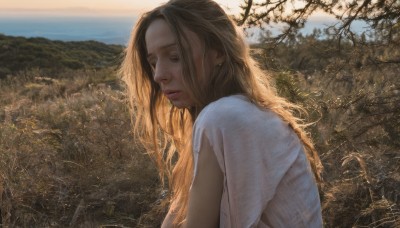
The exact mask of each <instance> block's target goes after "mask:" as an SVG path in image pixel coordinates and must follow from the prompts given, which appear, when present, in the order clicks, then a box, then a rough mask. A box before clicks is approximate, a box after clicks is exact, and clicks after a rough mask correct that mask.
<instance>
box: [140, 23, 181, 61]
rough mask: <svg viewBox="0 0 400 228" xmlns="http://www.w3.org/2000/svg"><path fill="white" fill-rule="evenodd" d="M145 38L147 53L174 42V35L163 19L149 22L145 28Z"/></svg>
mask: <svg viewBox="0 0 400 228" xmlns="http://www.w3.org/2000/svg"><path fill="white" fill-rule="evenodd" d="M145 40H146V48H147V51H148V53H152V52H154V51H156V50H157V49H159V48H162V47H164V46H167V45H171V44H174V43H176V39H175V36H174V34H173V33H172V30H171V28H170V27H169V25H168V24H167V22H166V21H165V20H164V19H156V20H154V21H153V22H151V23H150V25H149V27H148V28H147V30H146V34H145Z"/></svg>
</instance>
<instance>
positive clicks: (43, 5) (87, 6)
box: [0, 0, 241, 16]
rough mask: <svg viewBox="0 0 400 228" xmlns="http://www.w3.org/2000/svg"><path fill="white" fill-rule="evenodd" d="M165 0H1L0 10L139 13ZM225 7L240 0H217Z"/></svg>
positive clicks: (11, 11)
mask: <svg viewBox="0 0 400 228" xmlns="http://www.w3.org/2000/svg"><path fill="white" fill-rule="evenodd" d="M166 1H167V0H85V1H82V0H68V1H54V0H35V1H32V0H1V4H0V12H1V13H3V14H4V13H7V14H24V13H25V14H26V13H29V14H31V13H33V14H35V13H41V14H43V13H50V14H51V13H56V12H57V13H61V14H63V15H68V14H85V13H94V14H100V15H121V16H123V15H127V14H131V13H135V14H136V13H141V12H144V11H146V10H148V9H151V8H154V7H156V6H158V5H160V4H161V3H163V2H166ZM217 2H218V3H220V4H221V5H222V6H223V7H224V8H225V9H226V7H229V8H231V9H232V11H236V12H237V11H238V9H239V8H238V7H239V4H240V2H241V1H240V0H217Z"/></svg>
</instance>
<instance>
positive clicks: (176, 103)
mask: <svg viewBox="0 0 400 228" xmlns="http://www.w3.org/2000/svg"><path fill="white" fill-rule="evenodd" d="M171 104H172V105H173V106H175V107H177V108H179V109H182V108H190V107H192V105H190V104H188V103H186V102H181V101H171Z"/></svg>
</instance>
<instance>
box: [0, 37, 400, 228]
mask: <svg viewBox="0 0 400 228" xmlns="http://www.w3.org/2000/svg"><path fill="white" fill-rule="evenodd" d="M1 37H3V38H2V39H3V40H0V49H2V50H3V49H7V48H8V49H10V51H8V52H3V51H1V52H0V59H1V60H0V63H1V64H0V66H1V67H3V68H7V69H8V71H7V73H6V74H7V75H8V76H7V77H5V78H3V79H0V196H1V197H0V211H1V213H0V215H1V217H0V218H1V220H0V224H1V225H2V226H3V227H32V226H33V227H66V226H71V227H107V226H110V227H111V226H112V227H157V226H158V225H159V224H160V222H161V219H162V218H163V215H164V214H165V211H164V210H160V207H159V206H160V204H161V203H162V200H161V199H162V198H163V196H164V195H165V194H166V193H167V189H161V187H160V185H159V184H160V183H159V181H158V176H157V173H156V171H155V169H154V165H153V164H152V162H151V161H150V160H149V158H148V157H147V156H146V155H145V154H144V151H143V149H142V148H141V147H140V145H138V144H137V143H136V142H135V140H134V137H133V136H132V133H131V125H130V116H129V112H128V109H127V101H126V97H125V94H124V86H123V85H122V84H121V83H120V81H119V80H118V79H117V77H116V73H115V69H116V68H117V65H116V64H117V62H118V59H119V58H120V56H121V51H122V47H118V46H107V45H103V44H100V43H96V42H71V43H69V42H67V43H63V42H58V41H48V40H45V39H41V38H35V39H25V38H12V37H5V36H1ZM5 42H7V43H8V44H9V45H10V46H8V47H7V45H4V44H5ZM22 43H25V44H26V45H28V44H27V43H30V45H28V46H32V47H35V48H32V50H33V51H31V52H29V51H28V52H26V54H27V53H30V55H31V56H32V58H33V59H43V62H47V63H48V64H49V65H38V63H34V62H33V63H32V62H31V61H30V60H28V59H25V60H24V59H23V58H22V56H23V54H21V53H22V52H19V51H18V50H21V48H20V45H19V44H22ZM336 43H337V42H336V40H319V39H316V38H315V37H314V38H313V37H303V38H302V39H300V40H299V41H298V42H296V43H295V44H294V43H291V44H281V45H279V46H276V47H274V48H273V49H271V47H270V46H268V45H267V44H264V45H259V46H257V47H254V49H253V52H254V56H255V57H256V58H257V59H258V60H259V62H260V64H261V65H263V67H264V68H266V69H267V70H269V71H270V72H271V76H272V78H273V79H274V81H275V83H276V85H277V88H278V91H279V93H280V94H281V95H283V96H285V97H287V98H288V99H289V100H291V101H293V102H296V103H299V104H302V105H303V106H304V107H305V108H306V109H307V110H308V111H309V116H308V117H306V116H302V117H303V118H306V119H307V121H309V122H315V123H314V124H313V125H311V126H310V127H309V130H310V133H311V135H312V137H313V139H314V141H315V143H316V146H317V148H318V151H319V152H320V155H321V158H322V161H323V163H324V166H325V172H324V178H325V184H324V186H322V188H321V200H322V203H323V217H324V222H325V227H399V226H400V206H399V203H400V202H399V200H400V197H399V195H400V170H399V167H400V141H399V138H400V106H399V105H400V78H399V77H398V75H400V67H399V65H397V64H392V63H384V62H385V61H384V60H388V59H393V58H396V56H397V55H398V53H400V50H399V47H396V46H394V47H390V48H388V47H383V46H382V47H378V46H377V45H367V44H366V45H365V46H359V47H353V46H352V45H347V46H342V47H345V49H343V48H342V49H340V48H338V47H336V46H335V44H336ZM11 44H12V45H11ZM91 45H93V46H91ZM23 47H24V46H23ZM72 47H74V48H72ZM52 48H53V49H52ZM8 49H7V50H8ZM42 49H43V50H47V51H41V50H42ZM11 50H13V51H11ZM23 50H25V48H23ZM49 50H51V51H49ZM41 52H44V53H47V54H48V55H45V54H43V55H42V56H41V55H40V53H41ZM33 53H34V54H33ZM77 53H80V54H77ZM90 53H92V54H90ZM93 53H97V54H96V55H94V54H93ZM107 53H108V54H107ZM103 54H104V55H103ZM36 55H37V56H36ZM91 55H93V56H94V57H90V56H91ZM16 56H20V57H21V58H22V60H21V59H20V60H18V61H16V62H13V61H9V60H10V59H12V58H16ZM57 56H58V57H57ZM32 58H31V59H32ZM64 58H69V59H70V60H71V61H73V62H77V63H80V64H82V65H81V66H80V67H79V68H78V69H74V67H68V65H63V62H62V60H61V59H64ZM56 60H57V61H56ZM378 60H381V61H380V62H379V61H378ZM3 61H6V62H3ZM18 63H20V65H18ZM52 63H53V64H54V65H53V64H52ZM96 63H102V64H99V65H96ZM12 64H15V65H12ZM30 64H31V65H30ZM57 64H60V65H57ZM46 66H48V67H46ZM55 66H59V68H58V67H55ZM49 69H53V70H49Z"/></svg>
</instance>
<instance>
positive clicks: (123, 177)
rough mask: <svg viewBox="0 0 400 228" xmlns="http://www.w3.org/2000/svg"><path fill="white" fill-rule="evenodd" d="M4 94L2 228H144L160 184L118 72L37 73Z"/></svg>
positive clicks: (18, 79)
mask: <svg viewBox="0 0 400 228" xmlns="http://www.w3.org/2000/svg"><path fill="white" fill-rule="evenodd" d="M0 94H1V95H0V107H1V108H0V196H1V198H0V199H1V200H0V210H1V222H0V224H1V225H2V226H3V227H32V226H34V227H64V226H72V227H99V226H105V225H108V224H111V225H121V226H122V225H123V226H130V227H133V226H136V225H137V224H138V223H139V222H140V220H139V219H140V216H141V214H143V213H144V212H146V211H148V210H149V208H150V206H151V205H152V204H153V202H155V201H156V200H157V197H158V191H159V186H158V184H159V183H158V179H157V174H156V172H155V170H154V168H153V167H154V166H153V165H152V164H151V162H150V161H149V160H148V158H147V156H145V155H144V152H143V150H142V149H141V147H140V146H139V145H137V144H136V143H135V142H134V140H133V137H132V134H131V127H130V126H131V125H130V117H129V112H128V110H127V105H126V99H125V96H124V93H123V92H122V87H121V85H120V84H119V83H118V80H116V78H115V77H114V74H113V72H112V71H111V70H103V71H101V72H94V71H75V72H66V73H65V75H58V76H57V77H52V78H51V77H49V76H48V75H41V72H40V70H34V71H31V72H26V73H23V74H21V75H16V76H15V77H13V78H9V79H8V80H3V81H1V85H0Z"/></svg>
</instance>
